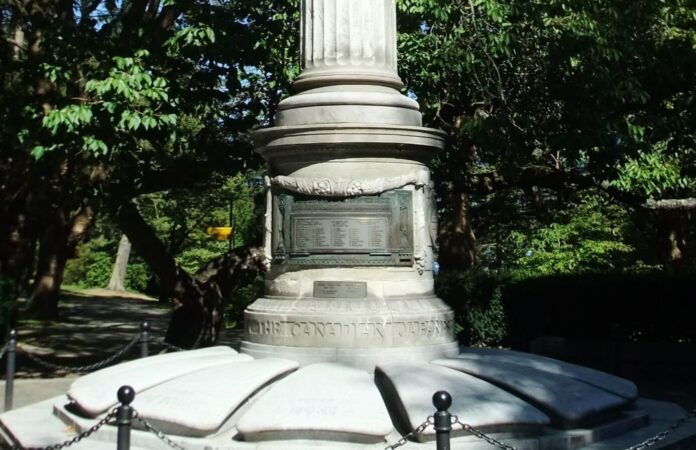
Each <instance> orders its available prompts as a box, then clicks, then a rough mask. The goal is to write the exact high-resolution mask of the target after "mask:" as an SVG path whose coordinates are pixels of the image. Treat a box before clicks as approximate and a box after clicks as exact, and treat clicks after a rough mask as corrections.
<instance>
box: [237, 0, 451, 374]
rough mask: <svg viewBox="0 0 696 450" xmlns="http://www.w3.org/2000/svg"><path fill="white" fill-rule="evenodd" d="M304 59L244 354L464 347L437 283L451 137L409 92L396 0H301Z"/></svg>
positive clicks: (354, 355) (283, 141) (272, 172)
mask: <svg viewBox="0 0 696 450" xmlns="http://www.w3.org/2000/svg"><path fill="white" fill-rule="evenodd" d="M301 42H302V65H303V70H302V73H301V75H300V76H299V77H298V79H297V80H296V82H295V83H294V86H293V88H294V91H295V95H293V96H291V97H289V98H287V99H285V100H284V101H282V102H281V103H280V105H279V108H278V114H277V116H276V126H275V127H273V128H270V129H266V130H261V131H258V132H257V133H256V134H255V135H254V143H255V146H256V151H257V152H259V153H260V154H261V155H262V156H263V157H264V158H265V159H266V160H267V161H268V166H269V178H268V208H267V214H266V254H267V258H268V261H269V264H270V271H269V274H268V275H267V281H266V293H265V295H264V298H261V299H259V300H257V301H256V302H255V303H254V304H252V305H251V306H249V308H248V309H247V311H246V314H245V334H244V340H243V342H242V347H241V348H242V351H243V352H245V353H249V354H251V355H254V356H261V355H264V356H267V355H275V356H285V357H292V358H293V359H296V360H299V361H301V362H303V363H309V362H318V361H347V362H351V363H353V364H358V365H361V366H364V367H368V368H371V367H373V366H374V364H375V363H376V362H378V361H384V359H385V358H387V359H389V360H401V361H404V360H414V359H415V360H418V359H433V358H436V357H438V356H452V355H455V354H457V352H458V348H457V345H456V342H455V341H454V321H453V313H452V311H451V310H450V309H449V308H448V307H447V306H446V305H445V304H444V303H443V302H442V301H441V300H440V299H438V298H437V297H435V295H434V293H433V276H432V269H431V268H432V264H433V258H434V256H433V255H434V249H435V246H436V242H435V236H436V232H437V219H436V212H435V208H434V199H433V197H434V195H433V191H432V183H431V180H430V171H429V169H428V167H427V165H426V164H427V162H428V161H429V160H430V159H431V158H432V157H433V155H434V153H435V152H436V151H438V150H440V149H442V148H443V147H444V134H443V133H442V132H440V131H438V130H433V129H428V128H424V127H422V126H421V124H422V120H421V114H420V112H419V106H418V103H417V102H416V101H414V100H412V99H410V98H408V97H406V96H404V95H402V94H401V93H400V92H399V89H400V88H401V87H402V83H401V80H400V78H399V76H398V74H397V72H396V14H395V4H394V2H393V0H305V1H303V2H302V39H301Z"/></svg>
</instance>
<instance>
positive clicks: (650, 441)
mask: <svg viewBox="0 0 696 450" xmlns="http://www.w3.org/2000/svg"><path fill="white" fill-rule="evenodd" d="M694 417H696V409H693V410H691V412H689V414H687V415H686V416H684V417H682V418H681V419H679V420H677V421H676V422H674V423H673V424H672V425H670V426H669V428H667V429H666V430H664V431H661V432H659V433H657V434H656V435H655V436H653V437H651V438H649V439H646V440H644V441H643V442H641V443H640V444H636V445H634V446H632V447H628V448H626V449H625V450H641V449H644V448H648V447H650V446H652V445H655V444H657V443H658V442H660V441H662V440H664V439H665V438H667V436H669V435H670V434H672V433H673V432H674V430H676V429H677V428H679V427H681V426H682V425H684V424H685V423H686V422H688V421H689V420H691V419H693V418H694Z"/></svg>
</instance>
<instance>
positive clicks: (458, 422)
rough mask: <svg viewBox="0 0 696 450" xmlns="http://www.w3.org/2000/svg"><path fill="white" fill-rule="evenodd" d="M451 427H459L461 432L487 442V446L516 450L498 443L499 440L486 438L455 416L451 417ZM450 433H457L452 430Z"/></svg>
mask: <svg viewBox="0 0 696 450" xmlns="http://www.w3.org/2000/svg"><path fill="white" fill-rule="evenodd" d="M452 425H459V426H461V427H462V428H461V429H462V430H464V431H466V432H468V433H470V434H472V435H474V436H475V437H477V438H479V439H482V440H484V441H486V442H488V443H489V444H491V445H494V446H496V447H498V448H502V449H504V450H517V447H513V446H511V445H508V444H505V443H503V442H500V441H499V440H497V439H495V438H493V437H491V436H488V435H487V434H486V433H484V432H483V431H481V430H477V429H476V428H474V427H472V426H471V425H469V424H466V423H464V422H462V421H461V420H459V417H457V416H452ZM452 431H457V430H456V429H453V430H452Z"/></svg>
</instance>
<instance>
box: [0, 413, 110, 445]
mask: <svg viewBox="0 0 696 450" xmlns="http://www.w3.org/2000/svg"><path fill="white" fill-rule="evenodd" d="M115 417H116V409H114V410H113V411H111V412H110V413H109V414H107V415H106V416H104V418H103V419H102V420H100V421H99V422H97V423H95V424H94V425H92V427H91V428H90V429H89V430H86V431H84V432H82V433H80V434H78V435H77V436H75V437H74V438H72V439H70V440H67V441H65V442H61V443H60V444H53V445H49V446H46V447H16V446H11V447H7V446H2V448H3V449H6V450H60V449H62V448H66V447H70V446H72V445H75V444H77V443H78V442H80V441H81V440H83V439H85V438H88V437H90V436H91V435H92V434H94V433H96V432H97V430H99V429H100V428H101V427H103V426H104V425H106V424H107V423H109V422H110V421H111V419H114V418H115Z"/></svg>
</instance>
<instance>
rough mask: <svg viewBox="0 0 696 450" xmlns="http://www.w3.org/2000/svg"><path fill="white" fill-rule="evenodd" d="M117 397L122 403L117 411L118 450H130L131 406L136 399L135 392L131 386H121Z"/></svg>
mask: <svg viewBox="0 0 696 450" xmlns="http://www.w3.org/2000/svg"><path fill="white" fill-rule="evenodd" d="M116 396H117V397H118V401H119V402H121V404H120V405H119V407H118V410H117V411H116V425H117V426H118V439H117V440H116V450H130V433H131V420H132V419H133V407H132V406H130V404H131V403H132V402H133V399H134V398H135V391H134V390H133V388H132V387H130V386H121V387H120V388H119V390H118V393H117V394H116Z"/></svg>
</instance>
